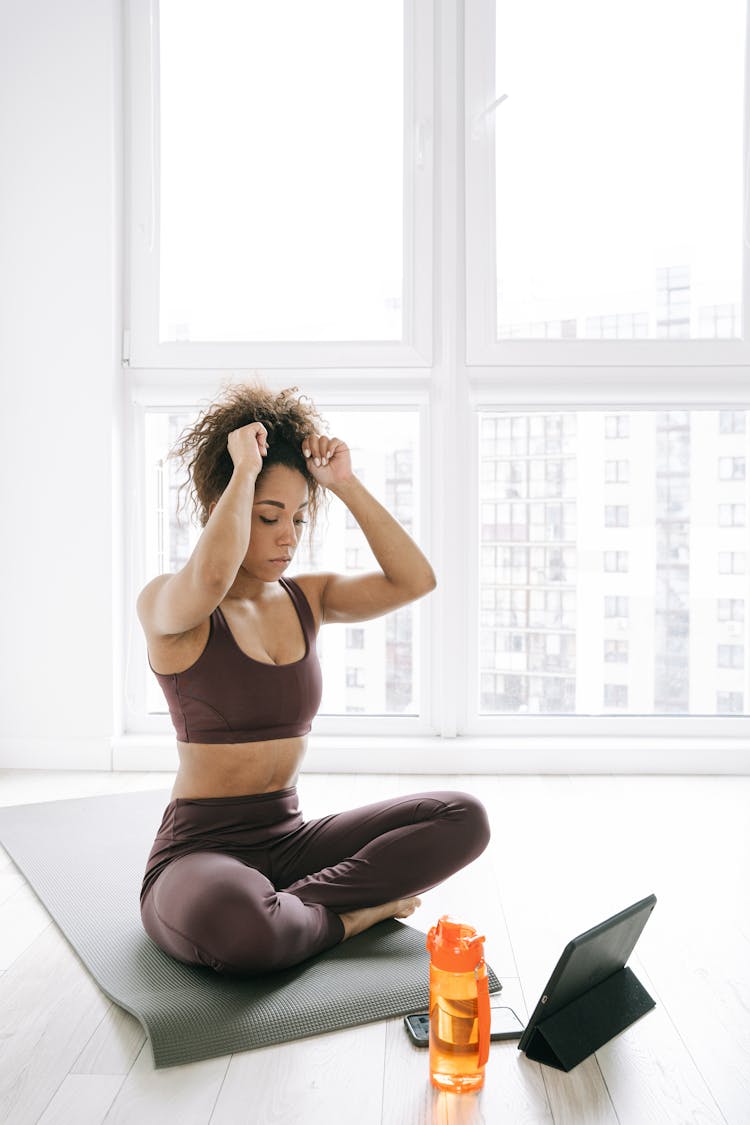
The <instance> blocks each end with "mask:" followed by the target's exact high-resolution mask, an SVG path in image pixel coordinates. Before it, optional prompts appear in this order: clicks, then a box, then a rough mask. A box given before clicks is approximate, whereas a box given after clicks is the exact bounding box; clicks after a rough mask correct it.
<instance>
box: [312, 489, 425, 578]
mask: <svg viewBox="0 0 750 1125" xmlns="http://www.w3.org/2000/svg"><path fill="white" fill-rule="evenodd" d="M328 488H329V490H330V491H331V492H333V493H334V494H335V495H336V496H338V498H339V499H340V500H341V501H342V502H343V503H344V504H346V506H347V508H348V509H349V511H350V512H351V513H352V515H353V516H354V518H355V520H356V521H357V523H358V524H359V526H360V527H361V528H362V531H363V532H364V536H365V539H366V540H367V542H368V544H369V546H370V549H371V550H372V553H373V554H374V556H375V558H376V559H377V561H378V564H379V565H380V568H381V570H382V571H383V574H384V575H385V577H386V578H387V579H388V581H389V582H391V583H392V584H393V585H394V586H396V587H398V588H399V589H400V590H403V591H405V592H408V593H409V595H410V597H412V598H418V597H422V595H423V594H427V593H429V592H430V590H434V589H435V585H436V579H435V572H434V571H433V569H432V567H431V566H430V564H429V562H428V561H427V559H426V558H425V556H424V555H423V553H422V551H420V549H419V547H418V546H417V545H416V543H415V542H414V540H413V539H412V538H411V536H410V535H409V534H408V532H406V531H404V529H403V527H402V526H401V524H400V523H399V522H398V520H397V519H395V518H394V517H393V516H392V515H391V513H390V512H389V511H388V510H387V509H386V508H384V507H383V505H382V504H381V503H380V502H379V501H378V500H376V499H375V497H374V496H373V495H372V494H371V493H370V492H368V491H367V489H366V488H365V486H364V485H363V484H362V482H361V481H360V480H358V479H357V478H356V477H354V476H352V477H351V478H349V479H348V480H347V481H343V482H340V483H336V484H329V485H328Z"/></svg>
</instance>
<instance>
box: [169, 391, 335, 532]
mask: <svg viewBox="0 0 750 1125" xmlns="http://www.w3.org/2000/svg"><path fill="white" fill-rule="evenodd" d="M298 391H299V388H298V387H287V388H286V389H285V390H283V391H278V392H277V393H274V392H273V391H271V390H270V389H269V388H268V387H266V386H264V385H263V384H262V383H260V382H252V383H233V384H229V385H228V386H226V387H225V388H224V389H223V392H222V394H221V396H220V397H219V398H218V399H216V400H215V401H214V402H212V403H211V405H210V406H208V407H207V408H206V409H205V410H204V411H203V412H202V413H201V414H200V415H199V416H198V419H197V421H196V422H195V423H194V425H192V426H190V427H189V428H188V429H186V430H183V431H182V433H181V434H180V437H179V440H178V441H177V443H176V444H175V446H174V447H173V448H172V449H171V450H170V452H169V455H168V456H169V457H170V458H176V459H179V460H180V461H181V462H182V464H183V465H184V466H185V468H186V471H187V474H188V480H187V481H185V482H184V483H183V485H181V486H180V488H179V490H178V497H179V494H180V493H181V492H182V489H183V488H185V487H187V486H189V485H190V483H191V482H192V488H191V490H190V493H189V496H190V500H191V501H192V505H193V511H194V512H195V514H196V515H197V517H198V521H199V523H200V526H201V527H205V526H206V524H207V523H208V510H209V507H210V505H211V503H212V501H214V500H217V501H218V499H219V497H220V496H221V494H222V492H223V491H224V489H225V488H226V487H227V485H228V484H229V481H230V479H231V477H232V473H233V471H234V462H233V461H232V457H231V454H230V453H229V449H228V448H227V438H228V437H229V434H230V433H231V432H232V430H238V429H239V428H240V427H241V426H247V425H248V424H249V423H250V422H262V423H263V425H264V426H265V427H266V430H267V431H268V454H267V456H266V457H265V458H264V460H263V468H262V470H261V473H260V474H259V476H262V475H263V473H264V472H266V471H267V470H268V469H270V468H271V467H272V466H273V465H286V466H287V467H288V468H290V469H297V470H298V472H300V473H302V476H303V477H304V478H305V480H306V481H307V487H308V494H309V501H308V518H309V526H310V531H311V533H312V529H313V528H314V526H315V519H316V516H317V514H318V511H319V509H320V502H321V494H322V492H323V489H322V488H321V486H320V485H319V484H318V482H317V481H316V480H315V479H314V478H313V477H312V476H311V475H310V474H309V473H308V471H307V462H306V460H305V457H304V455H303V453H302V449H301V445H302V440H303V438H305V437H306V436H307V435H308V434H310V433H313V432H315V433H321V432H323V430H324V429H325V428H326V427H325V423H324V422H323V419H322V418H321V416H320V414H319V413H318V411H317V409H316V407H315V406H314V404H313V403H312V401H311V400H310V399H309V398H307V396H306V395H300V394H299V393H298ZM181 507H182V505H181V504H178V511H179V510H180V508H181Z"/></svg>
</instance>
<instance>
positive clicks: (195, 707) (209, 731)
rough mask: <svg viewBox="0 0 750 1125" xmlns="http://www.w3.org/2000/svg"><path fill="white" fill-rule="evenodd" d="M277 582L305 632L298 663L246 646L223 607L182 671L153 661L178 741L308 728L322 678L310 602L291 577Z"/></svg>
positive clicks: (254, 737) (242, 738)
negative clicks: (258, 656) (257, 655)
mask: <svg viewBox="0 0 750 1125" xmlns="http://www.w3.org/2000/svg"><path fill="white" fill-rule="evenodd" d="M279 582H280V583H281V585H282V586H283V587H284V589H285V590H286V592H287V593H288V594H289V597H290V598H291V599H292V602H293V604H294V608H295V609H296V611H297V616H298V617H299V620H300V624H301V626H302V632H303V633H304V636H305V655H304V656H303V657H302V659H301V660H297V661H295V662H294V663H293V664H266V663H264V662H263V661H260V660H253V658H252V657H251V656H247V654H246V653H244V652H243V651H242V649H241V648H240V647H239V645H238V644H237V642H236V641H235V639H234V637H233V636H232V632H231V630H230V628H229V625H228V624H227V621H226V618H225V617H224V614H223V613H222V612H221V610H220V609H219V607H218V606H217V607H216V609H215V610H214V611H213V613H212V614H211V617H210V622H209V634H208V641H207V642H206V647H205V648H204V649H203V652H202V653H201V654H200V656H199V657H198V659H197V660H196V661H195V663H194V664H191V665H190V667H189V668H187V669H186V670H185V671H184V672H172V673H170V674H169V675H166V674H164V673H163V672H157V671H155V669H154V668H153V667H151V661H150V660H149V667H151V671H152V672H153V673H154V675H155V676H156V678H157V680H158V681H159V683H160V684H161V688H162V691H163V692H164V696H165V698H166V700H167V704H168V705H169V713H170V715H171V716H172V722H173V723H174V729H175V732H176V734H177V738H178V740H179V741H180V742H206V743H228V742H263V741H265V740H266V739H272V738H296V737H298V736H299V735H303V734H307V732H308V731H309V730H310V725H311V723H312V720H313V718H314V717H315V715H316V714H317V710H318V707H319V706H320V699H321V694H322V690H323V689H322V677H321V674H320V662H319V660H318V654H317V652H316V650H315V619H314V618H313V614H312V610H311V609H310V603H309V602H308V600H307V598H306V597H305V595H304V594H303V593H302V590H301V589H300V587H299V586H298V585H297V583H296V582H295V581H294V580H293V579H291V578H280V579H279Z"/></svg>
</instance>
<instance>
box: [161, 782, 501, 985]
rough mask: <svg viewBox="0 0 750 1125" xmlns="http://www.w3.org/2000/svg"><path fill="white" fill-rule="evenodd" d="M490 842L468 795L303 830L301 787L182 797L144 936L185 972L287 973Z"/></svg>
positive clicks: (409, 802)
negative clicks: (377, 909) (375, 910)
mask: <svg viewBox="0 0 750 1125" xmlns="http://www.w3.org/2000/svg"><path fill="white" fill-rule="evenodd" d="M489 835H490V832H489V824H488V820H487V814H486V812H485V810H484V807H483V806H482V805H481V803H480V802H479V801H477V800H476V798H475V797H472V796H471V795H470V794H467V793H454V792H442V791H441V792H434V793H415V794H412V795H410V796H407V797H395V798H394V799H392V800H387V801H379V802H377V803H375V804H372V805H366V806H364V807H363V808H358V809H352V810H351V811H349V812H342V813H337V814H334V815H332V816H325V817H322V818H321V819H319V820H310V821H307V822H305V821H304V820H303V817H302V813H301V812H300V809H299V804H298V800H297V790H296V788H291V789H281V790H278V791H277V792H274V793H260V794H254V795H252V796H246V797H209V798H203V799H195V800H192V799H184V798H178V799H177V800H173V801H171V802H170V803H169V805H167V808H166V811H165V813H164V818H163V820H162V823H161V827H160V829H159V833H158V835H157V837H156V840H155V841H154V846H153V848H152V850H151V854H150V856H149V859H148V864H147V867H146V874H145V878H144V884H143V890H142V893H141V913H142V918H143V925H144V928H145V930H146V932H147V934H148V935H149V937H151V938H152V939H153V941H155V942H156V944H157V945H159V946H160V947H161V948H162V949H163V950H164V951H165V952H166V953H168V954H170V955H171V956H172V957H175V958H177V959H178V960H179V961H184V962H186V963H187V964H191V965H206V966H208V967H210V968H212V969H215V970H216V971H217V972H226V973H233V974H251V973H263V972H268V971H271V970H275V969H283V968H287V967H289V966H291V965H296V964H298V963H299V962H300V961H304V960H305V959H306V958H308V957H312V956H313V955H314V954H317V953H321V952H322V951H323V950H325V949H329V948H331V947H332V946H334V945H337V944H338V943H339V942H340V941H341V940H342V939H343V937H344V925H343V922H342V921H341V918H340V917H339V915H340V914H341V913H345V912H348V911H352V910H357V909H361V908H362V907H371V906H379V905H380V904H382V903H386V902H391V901H393V900H394V899H399V898H406V897H410V896H412V895H416V894H419V893H420V892H421V891H426V890H429V889H430V887H434V886H435V885H436V884H437V883H440V882H442V880H443V879H445V878H447V877H448V876H449V875H451V874H453V872H455V871H458V870H459V869H460V868H461V867H464V866H465V865H466V864H467V863H470V862H471V861H472V860H473V859H475V858H476V857H477V856H478V855H480V853H481V852H482V851H484V849H485V847H486V846H487V842H488V840H489Z"/></svg>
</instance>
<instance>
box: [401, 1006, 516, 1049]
mask: <svg viewBox="0 0 750 1125" xmlns="http://www.w3.org/2000/svg"><path fill="white" fill-rule="evenodd" d="M490 1012H491V1014H492V1022H491V1024H490V1039H492V1040H493V1041H495V1042H496V1041H497V1040H499V1039H520V1038H521V1036H522V1035H523V1024H522V1023H521V1021H520V1020H519V1018H518V1016H517V1015H516V1013H515V1012H514V1011H513V1009H512V1008H508V1007H506V1006H505V1005H503V1006H502V1007H500V1006H498V1007H491V1008H490ZM404 1027H405V1028H406V1032H407V1034H408V1036H409V1038H410V1039H411V1041H412V1043H414V1044H415V1046H417V1047H428V1046H429V1044H430V1017H429V1015H428V1013H427V1012H415V1013H414V1015H411V1016H404Z"/></svg>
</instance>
